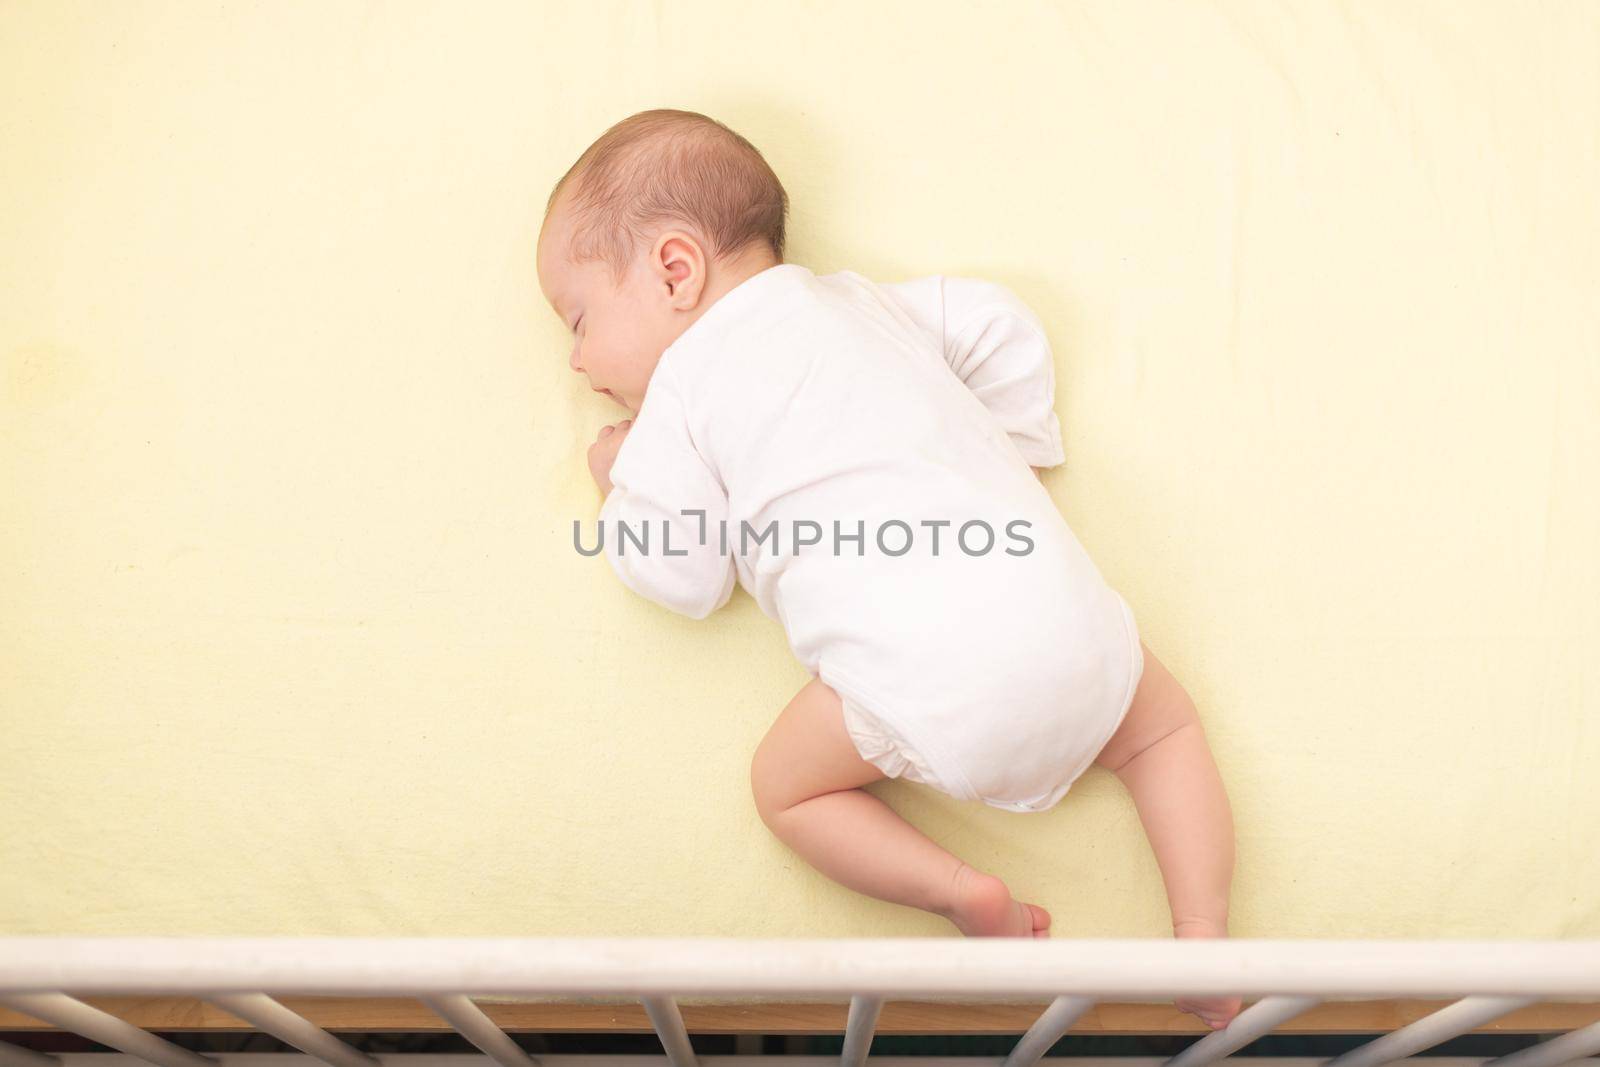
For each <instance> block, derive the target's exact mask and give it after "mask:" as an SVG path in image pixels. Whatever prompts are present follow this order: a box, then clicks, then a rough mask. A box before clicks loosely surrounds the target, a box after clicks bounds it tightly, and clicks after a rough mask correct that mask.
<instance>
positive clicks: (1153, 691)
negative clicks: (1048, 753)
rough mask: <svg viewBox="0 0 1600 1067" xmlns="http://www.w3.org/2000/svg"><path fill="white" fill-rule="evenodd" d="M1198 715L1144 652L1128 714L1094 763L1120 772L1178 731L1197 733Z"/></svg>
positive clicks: (1185, 693)
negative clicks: (1142, 664) (1191, 730)
mask: <svg viewBox="0 0 1600 1067" xmlns="http://www.w3.org/2000/svg"><path fill="white" fill-rule="evenodd" d="M1199 727H1200V713H1199V710H1198V709H1197V708H1196V707H1195V704H1194V700H1193V699H1191V698H1190V696H1189V693H1188V691H1187V690H1185V689H1184V688H1183V686H1181V685H1179V684H1178V681H1177V679H1176V678H1173V677H1172V675H1171V674H1170V673H1168V672H1167V670H1166V668H1165V667H1163V666H1162V665H1161V663H1160V661H1159V660H1156V658H1155V657H1154V656H1152V655H1150V654H1149V652H1148V650H1146V655H1145V672H1144V676H1143V677H1142V678H1140V679H1139V685H1138V688H1137V689H1136V690H1135V692H1134V694H1133V703H1132V704H1131V705H1130V706H1129V708H1128V714H1127V715H1125V716H1123V719H1122V724H1121V725H1120V726H1118V727H1117V731H1116V733H1114V734H1112V735H1111V740H1110V741H1107V742H1106V745H1105V748H1103V749H1101V750H1100V754H1099V755H1098V756H1097V757H1095V762H1096V763H1097V764H1099V765H1100V766H1102V767H1105V768H1106V769H1107V770H1110V771H1112V772H1114V773H1115V772H1120V771H1121V770H1122V769H1123V768H1124V767H1126V766H1127V765H1128V764H1129V763H1130V762H1132V760H1133V759H1134V758H1135V757H1136V756H1138V755H1139V754H1140V753H1143V752H1145V751H1147V750H1149V749H1150V748H1151V747H1153V746H1155V745H1156V744H1158V743H1160V742H1161V741H1164V740H1166V739H1167V738H1168V737H1171V736H1172V735H1173V734H1175V733H1177V732H1178V731H1179V730H1182V729H1185V728H1194V729H1198V728H1199Z"/></svg>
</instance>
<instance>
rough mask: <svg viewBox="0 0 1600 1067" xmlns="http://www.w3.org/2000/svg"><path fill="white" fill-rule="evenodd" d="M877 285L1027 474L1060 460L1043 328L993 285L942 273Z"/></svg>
mask: <svg viewBox="0 0 1600 1067" xmlns="http://www.w3.org/2000/svg"><path fill="white" fill-rule="evenodd" d="M879 288H880V289H882V291H883V292H884V294H885V295H886V296H888V297H889V298H890V299H891V300H892V301H893V302H894V304H895V305H896V306H898V307H899V308H900V310H902V311H903V312H905V314H906V315H907V316H908V317H909V318H910V319H911V320H912V321H913V322H914V323H915V324H916V325H917V326H918V327H919V328H921V329H922V331H923V332H924V333H926V334H927V335H928V336H929V337H930V338H933V339H935V340H936V341H937V342H938V345H939V351H940V352H942V353H943V355H944V358H945V362H947V363H948V364H949V365H950V369H951V370H952V371H954V372H955V374H956V376H957V377H959V378H960V379H961V380H962V381H963V382H965V383H966V385H967V387H968V388H969V389H971V390H972V392H973V393H974V394H975V395H976V396H977V397H978V399H979V400H981V401H983V404H984V406H985V407H987V408H988V409H989V411H990V413H991V414H993V415H994V417H995V419H996V421H998V422H999V423H1000V426H1001V427H1002V428H1003V429H1004V430H1005V431H1006V433H1007V434H1008V435H1009V436H1010V437H1011V440H1012V441H1013V442H1014V443H1015V444H1016V446H1017V451H1018V452H1020V453H1021V454H1022V458H1023V459H1024V460H1026V461H1027V463H1028V465H1029V466H1030V467H1033V468H1034V469H1035V471H1037V470H1038V469H1040V468H1043V467H1054V466H1056V465H1058V464H1060V463H1061V462H1063V461H1064V459H1065V456H1064V454H1063V452H1062V447H1061V424H1060V420H1059V419H1057V418H1056V413H1055V392H1056V379H1055V356H1054V354H1053V353H1052V352H1051V350H1050V342H1049V340H1048V339H1047V338H1046V337H1045V334H1044V326H1043V324H1042V323H1040V321H1039V318H1038V316H1037V315H1035V314H1034V313H1033V311H1032V309H1030V308H1029V307H1028V305H1027V304H1025V303H1023V301H1022V300H1021V299H1020V298H1019V297H1018V296H1017V295H1016V294H1015V293H1014V292H1012V291H1011V290H1010V289H1008V288H1006V287H1005V286H1003V285H1001V284H999V283H998V282H991V281H985V280H984V279H981V278H964V277H955V276H948V275H942V274H934V275H929V276H927V277H924V278H916V279H913V280H911V281H907V282H898V283H894V284H890V285H881V286H879Z"/></svg>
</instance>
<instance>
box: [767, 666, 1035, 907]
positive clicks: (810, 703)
mask: <svg viewBox="0 0 1600 1067" xmlns="http://www.w3.org/2000/svg"><path fill="white" fill-rule="evenodd" d="M883 777H884V775H883V772H882V771H880V770H879V769H878V768H877V767H875V766H873V765H872V764H870V763H868V762H867V761H866V760H864V759H862V758H861V755H860V753H858V752H857V751H856V748H855V745H854V744H852V743H851V741H850V735H849V733H848V732H847V731H846V730H845V725H844V709H843V706H842V705H841V703H840V701H839V695H838V694H837V693H835V692H834V691H833V689H831V688H830V687H828V686H827V685H826V684H824V683H823V682H822V681H821V680H820V679H812V681H810V682H809V683H807V684H806V685H805V686H804V687H803V688H802V689H801V690H800V692H799V693H797V694H796V695H795V697H794V699H793V700H791V701H790V702H789V704H788V706H787V707H785V708H784V709H783V712H782V714H780V715H779V716H778V719H777V721H776V722H774V723H773V724H772V728H771V729H770V730H769V731H768V732H767V736H766V737H764V738H762V740H761V744H760V745H759V746H757V748H756V753H755V757H754V759H753V760H752V761H751V765H750V785H751V789H752V791H753V792H754V794H755V800H756V808H757V810H758V811H759V812H760V814H761V820H762V822H764V823H766V825H767V826H768V827H769V828H770V829H771V830H772V832H773V833H774V834H775V835H777V837H778V838H779V839H780V840H781V841H783V842H784V844H786V845H788V846H789V847H790V848H792V849H793V850H794V851H795V852H797V853H799V854H800V856H801V857H802V858H804V859H805V861H806V862H807V863H809V864H811V866H813V867H815V868H816V869H817V870H819V871H821V872H822V873H823V874H825V875H827V876H828V877H829V878H832V879H833V880H834V881H836V882H838V883H840V884H841V885H844V886H846V887H848V888H850V889H854V890H856V891H857V892H859V893H865V894H867V895H868V896H872V897H877V898H878V899H879V900H887V901H891V902H893V903H896V904H906V905H909V906H911V907H913V908H921V909H922V910H924V911H930V912H933V913H934V914H936V915H942V916H943V917H945V918H946V919H949V920H950V921H951V922H953V923H955V924H956V927H957V929H959V930H961V932H962V933H965V934H968V935H971V936H999V935H1010V936H1020V937H1028V936H1039V937H1043V936H1048V927H1049V922H1050V917H1049V915H1048V914H1047V913H1046V912H1045V911H1044V909H1043V908H1036V907H1034V906H1033V905H1030V904H1023V903H1020V902H1018V901H1015V900H1013V899H1012V897H1011V893H1010V891H1009V890H1008V889H1007V888H1006V886H1005V883H1004V882H1002V881H1001V880H1000V879H999V878H996V877H994V876H993V875H989V874H985V873H983V872H981V871H978V870H975V869H974V868H972V867H969V866H968V865H967V864H966V863H964V862H962V861H961V860H960V859H959V858H957V857H956V856H953V855H951V854H950V853H949V852H947V851H945V850H944V849H943V848H940V847H939V846H938V845H937V844H935V843H934V842H933V841H932V840H930V839H929V838H928V837H927V836H926V835H924V834H923V833H922V831H920V830H918V829H917V828H916V827H914V826H912V825H911V824H910V823H908V822H906V821H905V820H904V819H902V818H901V817H900V816H899V815H897V814H896V813H895V811H894V809H893V808H891V807H889V805H887V804H885V803H884V802H883V801H881V800H879V799H878V798H877V797H875V796H873V795H872V794H871V793H868V792H866V791H865V790H862V789H861V788H859V787H860V786H863V785H866V784H868V783H869V782H875V781H878V780H880V779H882V778H883Z"/></svg>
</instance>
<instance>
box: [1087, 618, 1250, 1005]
mask: <svg viewBox="0 0 1600 1067" xmlns="http://www.w3.org/2000/svg"><path fill="white" fill-rule="evenodd" d="M1140 647H1141V648H1143V649H1144V677H1143V678H1141V679H1140V681H1139V687H1138V689H1137V690H1136V691H1135V693H1134V696H1133V704H1132V706H1131V707H1130V708H1129V709H1128V714H1127V716H1126V717H1125V718H1124V719H1123V721H1122V725H1121V726H1120V727H1118V729H1117V732H1116V733H1115V734H1113V735H1112V737H1111V740H1110V741H1109V742H1107V744H1106V747H1105V748H1104V749H1103V750H1102V751H1101V753H1100V755H1099V756H1098V757H1096V759H1095V762H1096V763H1098V764H1100V765H1101V766H1103V767H1106V768H1108V769H1109V770H1111V771H1113V772H1114V773H1115V774H1116V775H1117V777H1118V778H1120V779H1122V783H1123V784H1124V785H1125V786H1127V788H1128V792H1129V793H1131V794H1133V802H1134V806H1135V807H1137V808H1138V809H1139V819H1140V821H1141V822H1142V823H1143V824H1144V831H1145V835H1146V836H1147V837H1148V838H1149V839H1150V847H1151V849H1152V850H1153V851H1154V852H1155V854H1156V863H1157V865H1158V866H1159V867H1160V868H1161V878H1162V881H1163V882H1165V883H1166V889H1167V903H1168V905H1169V906H1170V907H1171V909H1172V931H1173V933H1174V935H1175V936H1177V937H1226V936H1228V890H1229V886H1230V883H1231V882H1232V881H1233V811H1232V809H1231V808H1230V807H1229V805H1228V794H1227V792H1226V791H1225V790H1224V789H1223V786H1222V776H1221V775H1220V774H1219V773H1218V772H1217V765H1216V763H1215V761H1213V760H1212V758H1211V749H1210V747H1209V746H1208V745H1207V744H1206V735H1205V730H1204V728H1203V727H1202V726H1201V724H1200V715H1199V713H1198V712H1197V711H1196V710H1195V706H1194V701H1193V700H1191V699H1190V698H1189V694H1188V693H1187V692H1186V691H1185V690H1184V688H1183V686H1181V685H1179V684H1178V680H1177V679H1176V678H1174V677H1173V676H1172V675H1171V673H1170V672H1168V670H1167V669H1166V667H1165V666H1163V665H1162V663H1161V661H1160V660H1158V659H1156V657H1155V653H1153V652H1151V651H1150V648H1149V646H1147V645H1142V644H1141V646H1140ZM1175 1003H1176V1005H1177V1007H1178V1008H1179V1010H1181V1011H1188V1012H1192V1013H1194V1014H1195V1015H1197V1016H1199V1017H1200V1018H1201V1019H1202V1020H1204V1021H1205V1022H1206V1023H1208V1024H1209V1025H1211V1026H1212V1027H1220V1026H1223V1025H1225V1024H1226V1023H1227V1022H1228V1020H1230V1019H1232V1018H1233V1017H1234V1016H1235V1015H1237V1014H1238V1012H1239V1008H1240V1006H1241V1001H1240V998H1239V997H1236V996H1230V997H1185V998H1180V999H1178V1000H1177V1001H1176V1002H1175Z"/></svg>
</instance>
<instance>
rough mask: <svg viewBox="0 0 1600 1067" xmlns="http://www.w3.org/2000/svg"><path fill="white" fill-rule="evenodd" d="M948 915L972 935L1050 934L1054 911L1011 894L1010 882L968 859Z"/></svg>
mask: <svg viewBox="0 0 1600 1067" xmlns="http://www.w3.org/2000/svg"><path fill="white" fill-rule="evenodd" d="M951 899H952V901H953V903H952V904H951V905H950V910H949V911H948V912H947V913H946V914H945V918H947V919H949V920H950V921H951V922H953V923H955V924H956V929H958V930H960V931H961V932H962V933H963V934H965V935H967V936H968V937H1049V936H1050V913H1049V912H1048V911H1045V910H1044V909H1043V908H1041V907H1039V906H1038V905H1037V904H1024V903H1022V902H1021V901H1019V900H1016V899H1014V898H1013V897H1012V896H1011V890H1009V889H1007V888H1006V884H1005V883H1004V882H1002V881H1001V880H1000V879H998V878H996V877H995V876H994V875H992V874H984V873H983V872H982V871H977V870H974V869H973V868H971V867H969V866H967V865H966V864H965V863H963V864H962V865H961V869H960V870H959V871H958V872H956V878H955V886H954V889H953V892H952V894H951Z"/></svg>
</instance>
